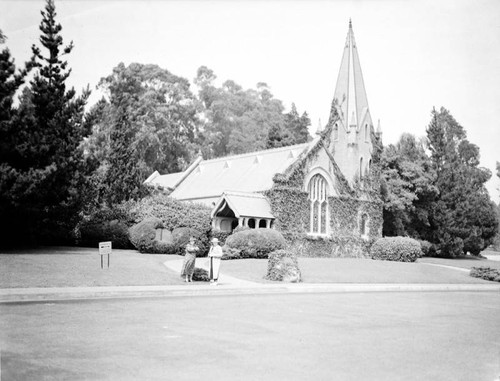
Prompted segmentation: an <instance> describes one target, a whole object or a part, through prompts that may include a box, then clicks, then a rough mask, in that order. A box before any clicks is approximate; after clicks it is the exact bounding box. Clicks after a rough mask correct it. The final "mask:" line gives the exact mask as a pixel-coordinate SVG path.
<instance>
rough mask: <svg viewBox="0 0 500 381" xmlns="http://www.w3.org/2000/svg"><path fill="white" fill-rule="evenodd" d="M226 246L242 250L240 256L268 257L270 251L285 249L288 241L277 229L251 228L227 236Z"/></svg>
mask: <svg viewBox="0 0 500 381" xmlns="http://www.w3.org/2000/svg"><path fill="white" fill-rule="evenodd" d="M225 246H228V247H229V248H231V249H237V250H240V254H239V257H240V258H267V256H268V254H269V253H270V252H272V251H275V250H279V249H284V248H285V246H286V241H285V238H283V236H282V235H281V233H280V232H278V231H277V230H274V229H250V230H244V231H240V232H237V233H234V234H232V235H230V236H229V237H227V239H226V245H225ZM226 250H227V249H226Z"/></svg>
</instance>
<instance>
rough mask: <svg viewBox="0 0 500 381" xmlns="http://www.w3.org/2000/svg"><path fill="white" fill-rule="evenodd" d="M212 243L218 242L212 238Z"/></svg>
mask: <svg viewBox="0 0 500 381" xmlns="http://www.w3.org/2000/svg"><path fill="white" fill-rule="evenodd" d="M211 242H212V243H215V242H219V240H218V239H217V238H212V241H211Z"/></svg>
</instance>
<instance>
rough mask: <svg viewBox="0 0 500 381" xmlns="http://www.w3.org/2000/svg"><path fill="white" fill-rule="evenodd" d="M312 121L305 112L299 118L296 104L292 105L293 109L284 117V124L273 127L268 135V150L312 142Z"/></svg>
mask: <svg viewBox="0 0 500 381" xmlns="http://www.w3.org/2000/svg"><path fill="white" fill-rule="evenodd" d="M310 125H311V120H310V119H309V116H308V115H307V112H305V111H304V113H303V114H302V116H299V113H298V112H297V107H296V106H295V103H292V109H291V110H290V112H289V113H286V114H285V115H284V123H283V125H281V124H275V125H273V126H272V127H271V128H270V129H269V132H268V135H267V143H266V147H267V148H278V147H285V146H290V145H293V144H300V143H306V142H307V141H309V140H310V138H311V136H310V135H309V130H308V128H309V126H310Z"/></svg>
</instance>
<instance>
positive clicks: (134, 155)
mask: <svg viewBox="0 0 500 381" xmlns="http://www.w3.org/2000/svg"><path fill="white" fill-rule="evenodd" d="M99 86H100V87H101V88H102V89H104V90H105V91H106V92H107V95H108V97H109V103H108V102H107V101H104V100H103V101H101V102H100V104H98V105H97V106H96V109H93V112H94V117H95V118H94V120H93V123H92V129H93V133H92V136H91V138H90V139H89V140H88V141H87V142H86V145H87V152H88V154H89V156H90V157H91V158H92V159H93V160H96V161H98V160H99V158H101V159H105V160H104V161H101V163H100V171H101V172H104V173H105V176H103V177H102V181H103V182H104V193H105V194H104V198H105V201H107V202H110V203H119V202H121V201H123V200H127V199H129V198H132V199H138V198H141V197H142V196H144V195H145V190H144V188H143V187H142V182H143V181H144V180H145V179H146V178H147V177H148V176H149V175H150V174H151V173H152V172H154V171H155V170H158V171H160V172H162V173H165V172H166V173H171V172H178V171H180V170H183V169H185V167H186V166H187V163H189V162H190V161H191V160H192V158H193V156H194V155H195V149H194V146H193V144H194V140H195V135H196V133H197V128H198V120H197V117H196V112H197V103H196V99H195V97H194V95H193V94H192V93H191V91H190V89H189V86H190V85H189V82H188V80H187V79H185V78H182V77H178V76H176V75H174V74H172V73H170V72H169V71H168V70H166V69H163V68H160V67H159V66H157V65H151V64H148V65H143V64H138V63H132V64H130V65H129V66H125V65H124V64H123V63H120V64H119V65H118V66H116V67H115V68H114V69H113V73H112V74H111V75H109V76H107V77H104V78H102V79H101V81H100V85H99Z"/></svg>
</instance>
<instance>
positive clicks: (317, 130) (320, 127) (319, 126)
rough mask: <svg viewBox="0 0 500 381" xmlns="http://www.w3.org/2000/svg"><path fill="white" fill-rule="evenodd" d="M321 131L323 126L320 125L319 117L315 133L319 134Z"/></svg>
mask: <svg viewBox="0 0 500 381" xmlns="http://www.w3.org/2000/svg"><path fill="white" fill-rule="evenodd" d="M321 131H323V127H322V126H321V118H319V119H318V128H317V129H316V135H319V134H321Z"/></svg>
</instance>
